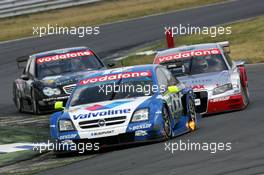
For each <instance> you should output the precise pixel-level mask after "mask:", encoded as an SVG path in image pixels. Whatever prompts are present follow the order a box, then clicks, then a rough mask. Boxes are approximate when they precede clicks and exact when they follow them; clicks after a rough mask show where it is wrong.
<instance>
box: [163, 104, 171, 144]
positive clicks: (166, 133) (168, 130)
mask: <svg viewBox="0 0 264 175" xmlns="http://www.w3.org/2000/svg"><path fill="white" fill-rule="evenodd" d="M162 118H163V121H164V126H163V131H164V139H165V140H168V139H170V138H171V137H172V128H171V120H170V114H169V111H168V109H167V108H166V107H165V106H164V107H163V109H162Z"/></svg>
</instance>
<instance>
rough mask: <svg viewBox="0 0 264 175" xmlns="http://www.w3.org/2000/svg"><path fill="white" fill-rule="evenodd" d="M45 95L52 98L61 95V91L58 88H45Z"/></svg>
mask: <svg viewBox="0 0 264 175" xmlns="http://www.w3.org/2000/svg"><path fill="white" fill-rule="evenodd" d="M42 91H43V94H45V95H47V96H49V97H50V96H52V95H60V94H61V91H60V90H59V89H58V88H50V87H44V88H43V90H42Z"/></svg>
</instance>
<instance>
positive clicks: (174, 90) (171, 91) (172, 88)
mask: <svg viewBox="0 0 264 175" xmlns="http://www.w3.org/2000/svg"><path fill="white" fill-rule="evenodd" d="M168 91H169V93H171V94H175V93H178V92H180V88H178V87H177V86H169V87H168Z"/></svg>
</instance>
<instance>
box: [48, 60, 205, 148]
mask: <svg viewBox="0 0 264 175" xmlns="http://www.w3.org/2000/svg"><path fill="white" fill-rule="evenodd" d="M55 108H56V109H61V110H62V111H60V112H56V113H54V114H53V115H52V116H51V125H50V129H51V136H52V138H53V139H54V141H55V142H56V143H62V144H63V145H76V144H79V143H98V144H99V145H100V146H102V145H116V144H123V143H135V142H140V141H151V140H160V139H161V140H163V139H165V140H166V139H169V138H171V137H175V136H177V135H180V134H183V133H186V132H189V131H193V130H195V129H196V128H197V126H198V125H197V124H198V120H199V117H200V115H199V114H198V113H196V112H195V105H194V94H193V91H192V89H191V88H186V87H185V86H184V84H182V83H180V82H179V81H178V80H177V79H176V78H175V77H173V76H172V74H171V73H170V71H168V70H167V69H166V68H165V67H163V66H161V65H141V66H132V67H124V68H116V69H109V70H104V71H99V72H96V73H92V74H89V75H87V76H86V77H85V78H83V79H82V80H80V81H79V83H78V84H77V86H76V88H75V89H74V91H73V93H72V94H71V96H70V98H69V100H68V101H67V104H66V107H65V108H64V107H63V102H56V103H55Z"/></svg>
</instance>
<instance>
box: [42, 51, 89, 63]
mask: <svg viewBox="0 0 264 175" xmlns="http://www.w3.org/2000/svg"><path fill="white" fill-rule="evenodd" d="M90 55H93V53H92V52H91V51H90V50H86V51H79V52H69V53H65V54H59V55H53V56H47V57H42V58H37V64H42V63H46V62H51V61H57V60H64V59H69V58H76V57H81V56H90Z"/></svg>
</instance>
